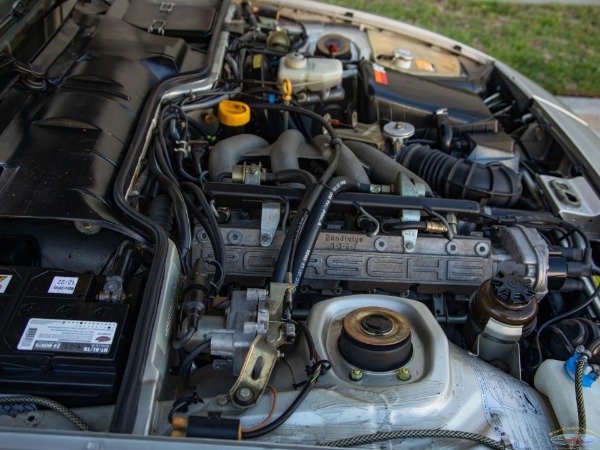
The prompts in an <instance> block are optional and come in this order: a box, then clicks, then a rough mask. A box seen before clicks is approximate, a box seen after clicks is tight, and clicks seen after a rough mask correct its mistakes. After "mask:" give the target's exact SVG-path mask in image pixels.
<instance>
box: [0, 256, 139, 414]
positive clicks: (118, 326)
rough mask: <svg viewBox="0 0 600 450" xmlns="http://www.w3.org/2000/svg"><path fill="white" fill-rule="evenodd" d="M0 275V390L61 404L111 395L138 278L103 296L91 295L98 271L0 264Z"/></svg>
mask: <svg viewBox="0 0 600 450" xmlns="http://www.w3.org/2000/svg"><path fill="white" fill-rule="evenodd" d="M0 279H1V280H2V281H0V285H1V287H0V305H2V306H3V310H2V311H3V312H2V318H1V319H0V330H1V336H2V340H1V342H0V393H1V394H20V395H27V394H29V395H39V396H43V397H49V398H52V399H55V400H58V401H60V402H62V403H64V404H66V405H67V406H80V405H86V406H90V405H101V404H110V403H112V402H114V400H115V398H116V395H117V393H118V387H119V380H120V378H121V376H122V373H123V370H124V367H125V364H126V361H127V356H128V353H129V345H130V341H131V336H132V334H133V330H134V328H135V327H134V325H135V324H134V323H133V322H134V318H135V317H134V316H135V312H136V311H135V309H136V308H135V306H136V301H135V299H136V298H137V293H138V291H139V283H137V286H132V284H133V285H135V284H136V283H129V284H126V285H125V290H126V293H127V294H129V295H128V297H127V300H126V301H125V302H123V303H103V302H99V301H97V300H96V294H97V293H98V292H100V291H101V290H102V288H103V285H104V282H105V277H103V276H97V275H94V274H89V273H73V272H63V271H57V270H47V269H40V268H29V267H25V268H8V267H0Z"/></svg>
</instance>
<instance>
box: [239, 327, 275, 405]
mask: <svg viewBox="0 0 600 450" xmlns="http://www.w3.org/2000/svg"><path fill="white" fill-rule="evenodd" d="M278 355H279V351H278V350H277V347H275V346H274V345H272V344H271V343H270V342H269V336H264V335H262V336H256V338H255V339H254V342H253V343H252V345H251V346H250V351H249V352H248V356H247V357H246V361H245V363H244V366H243V367H242V372H241V373H240V376H239V377H238V379H237V381H236V383H235V384H234V385H233V387H232V388H231V390H230V391H229V395H230V398H231V402H232V403H233V404H234V405H235V406H237V407H238V408H242V409H245V408H249V407H250V406H252V405H254V404H255V403H256V402H257V401H258V399H259V398H260V396H261V395H262V394H263V392H264V391H265V389H266V387H267V383H268V381H269V377H270V376H271V372H273V368H274V367H275V362H276V361H277V357H278Z"/></svg>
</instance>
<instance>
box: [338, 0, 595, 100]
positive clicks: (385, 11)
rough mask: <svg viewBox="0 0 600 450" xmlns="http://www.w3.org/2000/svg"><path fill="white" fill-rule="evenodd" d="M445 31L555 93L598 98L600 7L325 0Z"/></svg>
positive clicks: (471, 0)
mask: <svg viewBox="0 0 600 450" xmlns="http://www.w3.org/2000/svg"><path fill="white" fill-rule="evenodd" d="M327 3H331V4H337V5H342V6H347V7H350V8H354V9H359V10H362V11H368V12H372V13H375V14H379V15H382V16H387V17H392V18H395V19H399V20H402V21H404V22H408V23H411V24H414V25H417V26H420V27H423V28H427V29H429V30H432V31H435V32H436V33H439V34H442V35H445V36H448V37H450V38H453V39H456V40H457V41H460V42H463V43H465V44H467V45H470V46H471V47H474V48H476V49H478V50H481V51H483V52H485V53H488V54H490V55H492V56H493V57H495V58H497V59H499V60H501V61H503V62H505V63H507V64H508V65H510V66H512V67H513V68H515V69H517V70H518V71H520V72H522V73H523V74H525V75H527V76H528V77H529V78H531V79H532V80H534V81H536V82H538V83H539V84H541V85H542V86H544V87H545V88H546V89H548V90H549V91H550V92H553V93H554V94H557V95H574V96H589V97H600V7H594V6H570V5H557V4H549V5H520V4H514V3H499V2H496V1H481V0H479V1H477V0H421V1H415V0H368V1H366V0H329V1H327Z"/></svg>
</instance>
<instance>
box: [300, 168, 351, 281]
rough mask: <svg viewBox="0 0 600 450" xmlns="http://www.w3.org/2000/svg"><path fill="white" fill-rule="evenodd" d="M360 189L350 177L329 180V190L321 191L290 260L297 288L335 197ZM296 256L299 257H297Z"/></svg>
mask: <svg viewBox="0 0 600 450" xmlns="http://www.w3.org/2000/svg"><path fill="white" fill-rule="evenodd" d="M358 189H359V184H358V182H357V181H356V180H354V179H352V178H348V177H335V178H332V179H330V180H329V183H328V184H327V190H324V189H322V190H321V191H322V193H321V195H320V196H319V199H318V200H317V202H316V204H315V206H314V208H313V209H312V212H311V213H310V215H309V217H308V220H307V221H306V225H305V227H304V232H303V233H302V235H301V236H300V237H298V240H297V241H296V246H295V248H294V249H293V251H292V255H291V259H290V261H291V267H292V269H291V272H292V281H293V283H294V284H295V285H296V286H300V284H301V283H302V279H303V278H304V273H305V272H306V269H307V267H308V261H309V259H310V255H311V254H312V252H313V250H314V247H315V244H316V242H317V239H318V237H319V232H320V231H321V226H322V225H323V218H324V217H325V214H327V211H328V210H329V207H330V206H331V203H332V201H333V199H334V197H335V196H336V195H337V194H339V193H340V192H346V191H350V190H358ZM296 255H298V256H297V257H296Z"/></svg>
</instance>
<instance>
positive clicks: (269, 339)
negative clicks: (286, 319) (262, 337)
mask: <svg viewBox="0 0 600 450" xmlns="http://www.w3.org/2000/svg"><path fill="white" fill-rule="evenodd" d="M266 340H267V343H268V344H274V343H275V342H276V341H277V337H275V335H273V334H268V335H267V339H266Z"/></svg>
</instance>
